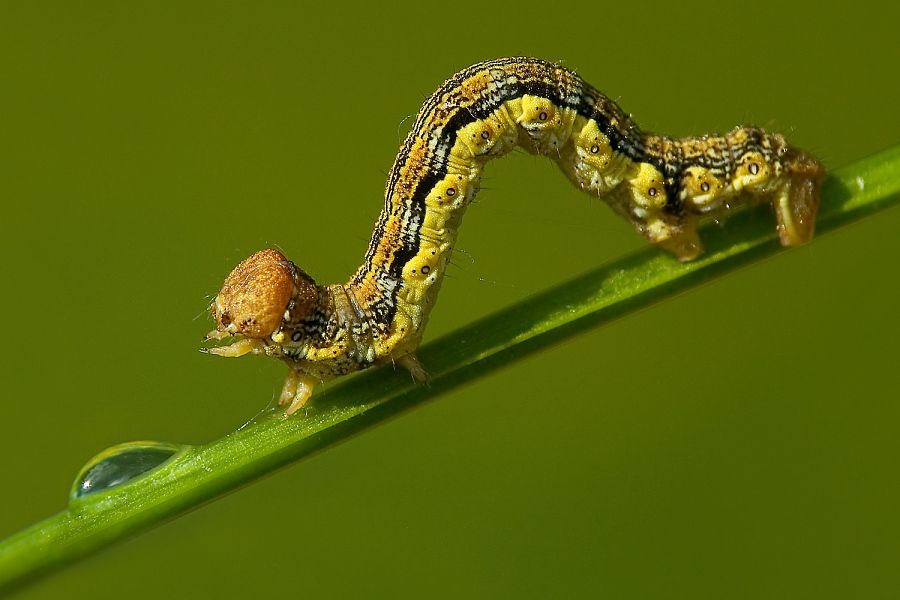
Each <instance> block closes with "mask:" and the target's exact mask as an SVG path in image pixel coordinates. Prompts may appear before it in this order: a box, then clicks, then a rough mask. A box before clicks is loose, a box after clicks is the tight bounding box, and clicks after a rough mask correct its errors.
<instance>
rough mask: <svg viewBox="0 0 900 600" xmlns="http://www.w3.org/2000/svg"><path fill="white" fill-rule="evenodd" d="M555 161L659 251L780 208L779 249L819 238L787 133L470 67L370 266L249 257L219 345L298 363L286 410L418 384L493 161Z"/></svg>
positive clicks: (378, 230) (382, 230)
mask: <svg viewBox="0 0 900 600" xmlns="http://www.w3.org/2000/svg"><path fill="white" fill-rule="evenodd" d="M517 146H518V147H521V148H524V149H525V150H526V151H528V152H530V153H533V154H538V155H543V156H547V157H548V158H550V159H552V160H554V161H555V162H556V163H557V164H558V165H559V167H560V169H562V171H563V173H564V174H565V175H566V176H567V177H568V178H569V180H571V181H572V183H574V184H575V185H576V186H578V187H580V188H581V189H582V190H584V191H585V192H588V193H590V194H595V195H597V196H598V197H601V198H603V199H604V200H605V201H606V202H607V203H608V204H609V205H610V206H611V207H612V208H613V209H614V210H615V211H616V212H617V213H619V214H620V215H622V216H623V217H624V218H625V219H627V220H628V221H630V222H631V223H632V224H633V225H634V227H635V228H636V229H637V231H638V232H639V233H640V234H641V235H642V236H644V238H646V239H647V241H648V242H650V243H651V244H655V245H657V246H660V247H661V248H663V249H664V250H666V251H668V252H670V253H671V254H673V255H674V256H675V257H676V258H677V259H679V260H682V261H688V260H691V259H693V258H695V257H696V256H697V255H699V254H700V253H701V251H702V246H701V243H700V240H699V237H698V234H697V227H698V223H699V222H700V221H701V220H702V219H706V218H721V217H722V216H724V215H725V214H726V213H729V212H731V211H733V210H735V209H737V208H740V207H743V206H746V205H749V204H752V203H756V202H760V201H768V202H770V203H771V205H772V207H773V208H774V212H775V217H776V221H777V231H778V235H779V239H780V242H781V244H782V245H785V246H794V245H798V244H802V243H804V242H807V241H808V240H809V239H810V238H811V237H812V235H813V229H814V224H815V216H816V211H817V209H818V204H819V189H820V186H821V182H822V179H823V178H824V174H825V171H824V169H823V167H822V165H821V164H820V163H819V162H818V161H817V160H816V159H815V158H813V157H812V156H811V155H809V154H808V153H806V152H804V151H802V150H799V149H797V148H794V147H792V146H790V145H788V143H787V142H786V141H785V139H784V137H783V136H781V135H779V134H775V133H768V132H766V131H763V130H762V129H759V128H755V127H737V128H735V129H733V130H731V131H730V132H728V133H726V134H724V135H704V136H699V137H686V138H680V139H676V138H672V137H667V136H664V135H656V134H652V133H644V132H642V131H641V130H640V129H639V128H638V126H637V125H636V124H635V122H634V121H632V120H631V118H630V117H629V116H628V115H627V114H625V113H624V112H623V111H622V109H621V108H619V106H618V105H617V104H616V103H615V102H613V101H612V100H610V99H609V98H607V97H606V96H604V95H603V94H602V93H601V92H599V91H598V90H596V89H595V88H593V87H592V86H590V85H589V84H587V83H585V82H584V81H583V80H582V79H581V78H580V77H579V76H578V75H576V74H575V73H574V72H572V71H570V70H568V69H566V68H564V67H561V66H559V65H556V64H552V63H549V62H545V61H543V60H538V59H534V58H500V59H497V60H491V61H487V62H483V63H480V64H476V65H473V66H471V67H469V68H467V69H464V70H462V71H460V72H459V73H457V74H456V75H454V76H453V77H451V78H450V79H448V80H447V81H446V82H445V83H444V84H443V85H442V86H441V87H440V88H438V90H437V91H436V92H434V94H432V95H431V97H429V98H428V99H427V100H426V101H425V103H424V104H423V105H422V108H421V109H420V110H419V113H418V115H417V116H416V120H415V123H414V124H413V126H412V129H411V130H410V132H409V134H408V135H407V136H406V140H405V141H404V142H403V144H402V146H401V147H400V151H399V153H398V155H397V158H396V160H395V161H394V165H393V168H392V169H391V170H390V173H389V175H388V180H387V185H386V188H385V194H384V195H385V201H384V209H383V210H382V211H381V214H380V216H379V217H378V221H377V223H376V224H375V230H374V233H373V234H372V240H371V242H370V244H369V247H368V250H367V252H366V255H365V260H364V261H363V264H362V265H361V266H360V267H359V269H358V270H357V271H356V273H355V274H354V275H353V276H352V277H351V278H350V280H349V281H348V282H347V283H344V284H334V285H326V286H323V285H319V284H317V283H316V282H315V281H314V280H313V279H312V278H311V277H310V276H309V275H307V274H306V273H305V272H304V271H303V270H302V269H300V268H299V267H298V266H297V265H295V264H294V263H292V262H291V261H289V260H288V259H287V258H285V257H284V255H283V254H282V253H281V252H279V251H278V250H274V249H266V250H262V251H260V252H257V253H256V254H254V255H253V256H251V257H249V258H247V259H246V260H244V261H243V262H241V263H240V264H239V265H238V266H237V267H235V269H234V270H233V271H232V272H231V274H230V275H228V277H227V278H226V279H225V282H224V284H223V286H222V289H221V291H220V292H219V293H218V295H217V296H216V298H215V300H214V301H213V303H212V305H211V306H210V310H211V312H212V313H213V314H214V317H215V322H216V329H215V330H213V331H212V332H210V333H209V334H208V335H207V340H210V339H212V340H222V339H224V338H227V337H234V338H236V341H234V342H233V343H231V344H229V345H220V346H214V347H211V348H209V349H208V352H210V353H211V354H215V355H219V356H228V357H236V356H242V355H245V354H265V355H268V356H273V357H276V358H279V359H280V360H282V361H284V362H285V363H287V365H288V367H289V374H288V377H287V379H286V381H285V384H284V387H283V389H282V392H281V395H280V398H279V404H280V405H282V406H285V407H286V409H285V413H286V414H288V415H290V414H292V413H294V412H295V411H297V410H298V409H299V408H301V407H302V406H304V405H305V403H306V402H307V400H308V399H309V397H310V396H311V395H312V392H313V389H314V388H315V387H316V385H318V384H319V383H321V382H324V381H327V380H329V379H332V378H334V377H337V376H340V375H344V374H347V373H351V372H353V371H358V370H360V369H364V368H366V367H369V366H371V365H374V364H380V363H388V362H393V363H395V364H399V365H401V366H403V367H405V368H407V369H408V370H409V371H410V373H411V374H412V376H413V378H414V379H416V380H417V381H424V380H425V379H426V372H425V370H424V369H423V367H422V366H421V365H420V364H419V362H418V360H417V359H416V356H415V353H416V349H417V347H418V345H419V342H420V340H421V338H422V332H423V330H424V328H425V325H426V323H427V321H428V316H429V314H430V312H431V309H432V308H433V307H434V304H435V301H436V299H437V294H438V290H439V289H440V286H441V282H442V280H443V276H444V273H445V271H446V269H447V262H448V259H449V257H450V254H451V252H452V250H453V246H454V243H455V240H456V236H457V231H458V230H459V225H460V221H461V219H462V216H463V213H464V212H465V209H466V207H467V206H468V204H469V203H470V202H471V201H472V198H473V197H474V196H475V193H476V192H477V190H478V185H479V179H480V177H481V173H482V170H483V168H484V165H485V163H487V162H488V161H489V160H491V159H492V158H497V157H500V156H503V155H504V154H506V153H508V152H509V151H510V150H512V149H513V148H515V147H517Z"/></svg>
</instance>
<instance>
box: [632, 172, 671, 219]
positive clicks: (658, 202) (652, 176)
mask: <svg viewBox="0 0 900 600" xmlns="http://www.w3.org/2000/svg"><path fill="white" fill-rule="evenodd" d="M634 168H635V169H636V171H637V172H636V173H634V174H633V175H632V176H631V177H629V178H628V183H629V184H630V186H631V199H632V201H633V202H634V204H635V205H636V206H639V207H641V208H643V209H645V210H654V209H660V208H662V207H663V206H665V204H666V188H665V187H664V186H663V177H662V174H661V173H660V172H659V171H657V170H656V167H654V166H653V165H651V164H649V163H636V164H635V166H634Z"/></svg>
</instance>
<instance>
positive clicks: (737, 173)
mask: <svg viewBox="0 0 900 600" xmlns="http://www.w3.org/2000/svg"><path fill="white" fill-rule="evenodd" d="M771 182H772V168H771V166H770V165H769V163H768V162H766V158H765V157H764V156H763V155H762V154H761V153H760V152H747V153H746V154H744V155H743V156H741V158H740V160H739V161H738V164H737V167H736V168H735V170H734V176H733V178H732V183H731V185H732V187H734V189H735V190H736V191H740V190H744V189H746V190H748V191H751V192H766V191H769V188H770V185H769V184H770V183H771Z"/></svg>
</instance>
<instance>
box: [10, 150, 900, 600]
mask: <svg viewBox="0 0 900 600" xmlns="http://www.w3.org/2000/svg"><path fill="white" fill-rule="evenodd" d="M898 200H900V146H898V147H895V148H893V149H890V150H888V151H885V152H883V153H881V154H878V155H876V156H873V157H871V158H868V159H865V160H862V161H859V162H857V163H854V164H852V165H850V166H847V167H844V168H843V169H840V170H838V171H836V172H835V173H833V174H832V175H831V176H830V177H829V178H828V179H827V180H826V182H825V185H824V189H823V200H822V207H821V210H820V215H819V222H818V231H819V233H820V234H821V233H824V232H828V231H831V230H833V229H836V228H838V227H840V226H842V225H844V224H846V223H847V222H849V221H853V220H856V219H859V218H860V217H863V216H865V215H868V214H870V213H873V212H875V211H877V210H881V209H883V208H886V207H888V206H891V205H894V204H896V203H897V202H898ZM764 213H765V214H764ZM768 213H769V211H768V209H767V207H761V208H760V210H752V211H748V212H745V213H743V214H739V215H736V216H735V217H734V218H732V219H730V220H729V223H728V227H727V228H724V229H722V228H715V227H711V228H707V229H706V230H705V231H704V234H703V237H704V242H705V244H706V246H707V253H706V254H705V255H704V256H703V257H701V258H700V259H698V260H696V261H693V262H690V263H685V264H681V263H678V262H676V261H675V260H673V259H671V258H670V257H669V256H668V255H666V254H664V253H663V252H660V251H658V250H656V249H653V248H649V247H648V248H646V249H644V250H641V251H639V252H637V253H635V254H632V255H630V256H627V257H625V258H623V259H621V260H617V261H615V262H612V263H609V264H607V265H605V266H602V267H600V268H598V269H596V270H594V271H591V272H589V273H587V274H585V275H582V276H581V277H579V278H577V279H575V280H573V281H570V282H568V283H564V284H562V285H560V286H557V287H555V288H553V289H550V290H548V291H546V292H544V293H542V294H540V295H538V296H535V297H533V298H530V299H528V300H525V301H523V302H521V303H518V304H516V305H514V306H511V307H510V308H507V309H506V310H503V311H501V312H499V313H497V314H495V315H492V316H490V317H488V318H485V319H482V320H480V321H478V322H475V323H473V324H471V325H468V326H466V327H463V328H462V329H459V330H458V331H456V332H454V333H451V334H449V335H447V336H445V337H443V338H441V339H439V340H436V341H434V342H432V343H430V344H428V345H427V346H425V347H424V348H422V350H421V352H420V358H421V359H422V362H423V363H424V364H425V365H427V366H428V370H429V372H430V373H431V381H430V383H429V385H427V386H415V385H413V384H412V382H411V381H410V378H409V377H408V375H406V374H404V373H395V372H394V371H393V370H392V369H389V368H383V369H376V370H372V371H368V372H365V373H362V374H360V375H358V376H356V377H353V378H350V379H348V380H347V381H345V382H343V383H340V384H337V385H335V386H334V387H332V388H330V389H329V390H327V392H326V393H325V394H322V395H319V396H317V398H316V401H315V408H314V410H313V411H312V412H311V414H309V415H308V416H306V417H299V418H297V417H295V418H288V419H286V418H283V417H282V416H281V415H280V413H278V412H273V413H270V414H268V415H266V416H265V417H263V418H262V419H261V420H259V421H257V422H256V423H254V424H252V425H250V426H248V427H246V428H244V429H241V430H240V431H236V432H234V433H232V434H230V435H227V436H225V437H224V438H222V439H220V440H217V441H215V442H212V443H209V444H205V445H203V446H196V447H192V448H188V449H187V450H186V451H184V452H183V453H181V454H179V455H177V456H176V457H175V458H174V459H173V460H171V461H169V462H168V463H166V464H164V465H163V466H161V467H159V468H157V469H155V470H152V471H150V472H148V473H147V474H145V475H143V476H141V477H139V478H137V479H134V480H132V481H131V482H128V483H126V484H123V485H120V486H118V487H114V488H111V489H110V490H108V491H105V492H97V493H95V494H92V495H88V496H85V497H82V498H78V499H77V500H75V501H73V502H71V503H70V505H69V507H68V508H67V509H66V510H64V511H62V512H60V513H58V514H56V515H55V516H52V517H50V518H48V519H46V520H44V521H42V522H40V523H37V524H35V525H33V526H32V527H30V528H28V529H26V530H24V531H21V532H19V533H17V534H15V535H13V536H11V537H9V538H8V539H6V540H5V541H3V542H2V543H0V590H2V589H8V588H11V587H12V586H15V585H19V584H21V583H22V582H24V581H26V580H27V579H29V578H31V577H34V576H35V575H36V574H39V573H43V572H47V571H49V570H51V569H52V568H54V567H57V566H59V565H62V564H64V563H67V562H71V561H73V560H75V559H77V558H80V557H83V556H86V555H88V554H90V553H91V552H93V551H95V550H98V549H99V548H102V547H104V546H107V545H109V544H111V543H113V542H115V541H117V540H120V539H123V538H125V537H127V536H129V535H133V534H135V533H137V532H139V531H143V530H146V529H148V528H150V527H152V526H154V525H157V524H159V523H162V522H164V521H165V520H167V519H171V518H173V517H175V516H178V515H181V514H183V513H185V512H187V511H189V510H191V509H192V508H195V507H196V506H198V505H200V504H202V503H203V502H208V501H210V500H212V499H215V498H217V497H219V496H221V495H223V494H225V493H227V492H229V491H231V490H234V489H235V488H237V487H238V486H240V485H243V484H246V483H248V482H250V481H253V480H255V479H258V478H260V477H262V476H263V475H266V474H267V473H270V472H272V471H273V470H275V469H277V468H279V467H282V466H285V465H287V464H290V463H292V462H294V461H296V460H298V459H300V458H303V457H306V456H309V455H310V454H312V453H314V452H316V451H318V450H321V449H323V448H326V447H328V446H330V445H332V444H335V443H337V442H340V441H342V440H344V439H347V438H348V437H349V436H351V435H353V434H355V433H358V432H360V431H363V430H365V429H367V428H369V427H373V426H375V425H377V424H378V423H380V422H382V421H384V420H385V419H387V418H389V417H391V416H393V415H396V414H398V413H400V412H402V411H404V410H406V409H408V408H410V407H412V406H415V405H417V404H420V403H422V402H424V401H425V400H428V399H429V398H433V397H435V396H437V395H438V394H441V393H442V392H444V391H446V390H449V389H451V388H454V387H456V386H458V385H461V384H463V383H466V382H468V381H471V380H473V379H475V378H477V377H479V376H481V375H483V374H485V373H488V372H490V371H493V370H495V369H498V368H500V367H502V366H504V365H506V364H509V363H511V362H512V361H514V360H516V359H518V358H520V357H523V356H525V355H528V354H530V353H533V352H536V351H538V350H540V349H542V348H545V347H547V346H548V345H550V344H553V343H555V342H558V341H560V340H563V339H565V338H568V337H570V336H573V335H575V334H576V333H579V332H582V331H585V330H587V329H589V328H591V327H595V326H597V325H600V324H602V323H606V322H608V321H611V320H613V319H616V318H618V317H620V316H622V315H624V314H627V313H630V312H633V311H636V310H638V309H641V308H643V307H645V306H648V305H649V304H652V303H654V302H657V301H659V300H662V299H664V298H667V297H669V296H672V295H674V294H676V293H679V292H681V291H684V290H686V289H689V288H692V287H694V286H697V285H699V284H701V283H703V282H705V281H708V280H710V279H712V278H713V277H717V276H719V275H722V274H724V273H728V272H731V271H733V270H735V269H737V268H739V267H741V266H743V265H746V264H748V263H752V262H755V261H758V260H760V259H762V258H765V257H767V256H770V255H772V254H775V253H776V252H780V251H781V249H780V248H779V246H778V245H777V243H776V242H775V238H776V235H775V227H774V221H773V218H772V216H771V214H768Z"/></svg>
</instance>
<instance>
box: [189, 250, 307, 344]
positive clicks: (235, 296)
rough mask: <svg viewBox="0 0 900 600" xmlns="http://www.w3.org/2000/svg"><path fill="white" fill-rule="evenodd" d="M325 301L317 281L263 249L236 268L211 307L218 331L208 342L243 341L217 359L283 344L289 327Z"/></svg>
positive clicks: (284, 259)
mask: <svg viewBox="0 0 900 600" xmlns="http://www.w3.org/2000/svg"><path fill="white" fill-rule="evenodd" d="M318 301H319V287H318V286H317V285H316V282H315V281H313V279H312V278H311V277H310V276H309V275H307V274H306V273H304V272H303V271H302V270H301V269H300V268H298V267H297V266H296V265H295V264H294V263H292V262H291V261H289V260H288V259H287V258H285V256H284V255H283V254H282V253H281V252H279V251H278V250H274V249H271V248H269V249H266V250H260V251H259V252H257V253H256V254H254V255H253V256H251V257H250V258H248V259H246V260H244V261H243V262H242V263H241V264H239V265H238V266H237V267H235V268H234V270H233V271H232V272H231V274H229V275H228V277H227V278H226V279H225V283H223V284H222V289H221V291H220V292H219V293H218V295H216V299H215V300H214V301H213V303H212V305H210V312H212V313H213V315H214V316H215V320H216V328H215V329H214V330H213V331H211V332H210V333H209V334H207V339H216V340H219V339H222V338H225V337H229V336H234V337H240V338H243V339H242V340H239V341H238V342H236V343H234V344H232V345H231V346H224V347H218V348H212V349H210V352H211V353H213V354H219V355H222V356H241V355H242V354H246V353H247V352H254V353H256V352H260V351H262V350H263V349H264V347H265V346H267V345H271V344H272V343H273V342H275V343H278V342H279V341H280V340H281V338H282V337H283V336H282V335H279V334H280V333H281V331H282V329H283V328H285V327H286V326H287V325H288V324H290V323H296V322H298V321H302V320H303V319H304V318H306V317H308V316H309V315H310V314H312V312H313V310H314V309H315V307H316V305H317V304H318Z"/></svg>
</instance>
